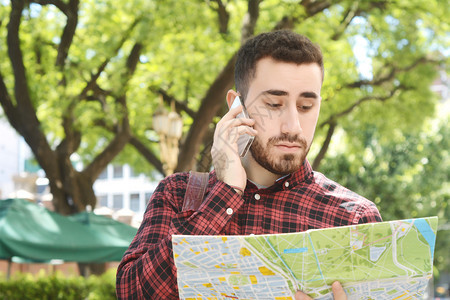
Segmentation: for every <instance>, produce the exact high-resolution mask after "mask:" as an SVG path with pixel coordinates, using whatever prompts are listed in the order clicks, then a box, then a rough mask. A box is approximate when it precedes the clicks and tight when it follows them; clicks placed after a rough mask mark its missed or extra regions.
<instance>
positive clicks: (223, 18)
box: [212, 0, 230, 34]
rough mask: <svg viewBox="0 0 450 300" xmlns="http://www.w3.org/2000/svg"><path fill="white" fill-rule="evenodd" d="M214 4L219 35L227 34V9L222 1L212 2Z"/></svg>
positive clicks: (228, 19)
mask: <svg viewBox="0 0 450 300" xmlns="http://www.w3.org/2000/svg"><path fill="white" fill-rule="evenodd" d="M212 1H213V2H216V3H217V5H218V7H217V9H214V8H213V9H214V10H215V11H216V12H217V16H218V17H219V32H220V33H221V34H227V33H228V22H229V21H230V14H229V13H228V11H227V8H226V7H225V5H224V4H223V2H222V0H212Z"/></svg>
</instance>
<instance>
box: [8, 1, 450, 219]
mask: <svg viewBox="0 0 450 300" xmlns="http://www.w3.org/2000/svg"><path fill="white" fill-rule="evenodd" d="M0 8H1V9H0V17H1V18H0V20H2V21H1V23H0V79H1V80H0V102H1V104H2V107H3V110H4V112H5V114H6V116H7V117H8V120H9V121H10V123H11V124H12V125H13V126H14V128H16V130H17V131H18V132H19V133H20V134H22V135H23V136H24V138H25V140H26V141H27V143H28V144H29V145H30V147H31V149H32V151H33V153H34V154H35V156H36V159H37V161H38V162H39V164H40V165H41V167H42V168H43V169H44V171H45V172H46V174H47V177H49V180H50V186H51V190H52V193H53V196H54V201H55V202H56V204H58V205H56V209H57V210H58V211H60V212H62V213H73V212H75V211H77V210H82V209H83V208H84V207H85V206H86V205H87V204H90V205H92V206H95V201H96V200H95V197H94V195H93V190H92V183H93V182H94V181H95V179H96V178H97V176H98V175H99V174H100V173H101V171H102V170H103V169H104V168H105V167H106V165H107V164H108V163H111V162H112V161H113V160H116V161H117V162H129V163H132V164H133V165H134V167H135V169H137V170H138V171H146V172H148V173H151V172H152V171H153V170H157V171H159V172H161V173H162V172H163V167H162V162H161V161H160V159H159V147H158V146H159V145H158V142H159V138H158V135H157V134H156V133H155V132H154V130H153V129H152V114H153V113H154V112H155V110H156V108H157V107H158V106H159V105H160V99H161V98H162V99H163V101H164V105H166V106H167V107H169V105H170V103H174V104H175V107H176V109H177V111H178V112H179V113H180V114H181V115H182V117H183V122H184V128H183V133H184V134H183V137H182V139H181V143H180V154H179V157H178V167H177V171H184V170H188V169H192V168H196V166H195V162H196V161H200V159H201V158H202V157H204V156H208V155H209V151H208V145H210V143H211V138H210V137H211V131H212V130H213V129H214V124H215V122H216V121H217V119H218V116H221V115H222V114H223V112H224V111H225V109H226V107H225V101H224V99H225V93H226V91H227V90H228V89H230V88H232V87H233V76H232V75H233V60H234V55H235V53H236V51H237V49H238V48H239V46H240V44H241V43H242V42H243V41H245V40H246V39H247V38H249V37H251V36H252V35H255V34H257V33H260V32H262V31H268V30H274V29H282V28H289V29H292V30H295V31H296V32H299V33H302V34H305V35H307V36H309V37H310V38H311V39H312V40H313V42H315V43H318V44H319V45H320V46H321V48H322V50H323V53H324V56H325V68H326V75H325V81H324V86H323V88H322V98H323V101H322V113H321V116H320V120H319V126H318V128H317V132H316V143H315V144H314V146H313V148H312V151H311V152H312V153H311V156H312V157H315V159H314V167H315V168H318V167H319V166H320V165H321V162H322V160H323V159H324V158H325V157H326V156H327V153H328V150H331V151H336V149H333V148H329V147H330V142H329V141H330V139H327V138H326V137H327V136H328V137H332V136H333V135H334V134H335V133H336V132H343V134H344V135H348V136H353V137H355V139H354V140H352V141H351V145H350V149H349V152H350V153H354V152H358V151H361V150H363V149H365V146H364V144H363V143H362V142H361V141H360V140H357V139H356V137H358V136H359V133H360V132H365V131H367V130H369V131H370V130H374V129H376V131H377V132H378V133H379V135H380V139H383V140H385V141H387V140H393V139H395V138H396V135H398V134H399V135H404V134H406V133H407V132H411V133H414V132H418V131H419V130H420V128H421V126H422V123H423V122H424V120H426V119H427V117H430V116H432V115H433V112H434V109H435V105H436V103H437V101H436V97H435V96H433V94H432V93H431V92H430V89H429V86H430V84H431V82H432V81H433V80H434V78H435V76H436V66H438V65H439V64H443V63H445V61H446V60H447V57H445V52H444V54H439V53H440V52H443V51H444V49H448V39H447V38H446V37H447V33H448V30H449V24H448V23H446V22H439V21H438V20H445V19H446V18H445V17H446V16H448V15H449V13H450V12H449V6H448V5H447V4H446V2H445V1H443V0H430V1H427V2H424V1H419V0H414V1H409V0H408V1H407V0H402V1H379V0H373V1H371V0H368V1H350V0H340V1H329V0H318V1H295V0H264V1H261V0H248V1H244V0H237V1H226V0H214V1H198V0H186V1H176V0H164V1H162V0H152V1H144V0H130V1H111V0H85V1H79V0H66V1H63V0H55V1H25V0H17V1H6V0H4V1H1V2H0ZM19 17H20V18H19ZM447 53H448V52H447ZM363 60H365V62H366V63H365V65H366V68H363V67H362V61H363ZM22 73H23V74H22ZM393 128H395V129H396V130H392V129H393ZM202 151H203V152H202ZM74 154H76V155H74ZM75 156H77V157H80V159H81V160H82V162H83V165H84V168H83V170H81V171H80V170H75V169H74V168H73V166H72V164H71V163H70V160H71V159H73V157H75ZM144 160H145V161H146V163H143V161H144ZM205 161H208V160H207V159H205ZM197 167H199V168H204V169H208V168H209V165H203V164H200V163H199V165H198V166H197ZM152 169H153V170H152ZM71 202H73V203H74V204H73V205H72V206H75V207H71V204H70V203H71Z"/></svg>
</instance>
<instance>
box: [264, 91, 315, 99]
mask: <svg viewBox="0 0 450 300" xmlns="http://www.w3.org/2000/svg"><path fill="white" fill-rule="evenodd" d="M266 95H272V96H287V95H289V93H288V92H286V91H283V90H266V91H263V92H261V93H260V94H259V96H266ZM299 98H313V99H318V98H319V95H317V94H316V93H315V92H302V93H300V95H299Z"/></svg>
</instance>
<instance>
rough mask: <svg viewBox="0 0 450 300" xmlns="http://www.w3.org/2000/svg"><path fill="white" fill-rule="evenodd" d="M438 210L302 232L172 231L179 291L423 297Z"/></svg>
mask: <svg viewBox="0 0 450 300" xmlns="http://www.w3.org/2000/svg"><path fill="white" fill-rule="evenodd" d="M437 223H438V220H437V217H429V218H420V219H409V220H397V221H390V222H382V223H370V224H362V225H355V226H344V227H334V228H326V229H314V230H308V231H305V232H298V233H286V234H270V235H252V236H239V235H233V236H193V235H174V236H172V243H173V253H174V258H175V265H176V267H177V273H178V275H177V276H178V288H179V293H180V299H205V300H206V299H278V300H288V299H291V300H293V299H294V295H295V292H296V291H297V290H302V291H304V292H305V293H307V294H308V295H310V296H311V297H312V298H314V299H333V296H332V293H331V288H330V286H331V284H332V283H333V282H334V281H336V280H338V281H340V282H341V284H342V285H343V287H344V289H345V291H346V293H347V296H348V298H349V299H367V300H368V299H377V300H378V299H421V298H422V297H423V295H424V291H425V289H426V287H427V284H428V280H429V279H430V278H431V275H432V269H433V253H434V245H435V240H436V230H437Z"/></svg>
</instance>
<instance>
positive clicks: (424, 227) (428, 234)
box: [406, 219, 436, 261]
mask: <svg viewBox="0 0 450 300" xmlns="http://www.w3.org/2000/svg"><path fill="white" fill-rule="evenodd" d="M406 221H407V222H409V223H411V222H413V221H414V226H416V228H417V229H418V230H419V232H420V234H421V235H422V236H423V237H424V238H425V240H426V241H427V243H428V245H430V252H431V261H433V256H434V245H435V242H436V235H435V234H434V231H433V229H432V228H431V227H430V224H428V222H427V221H426V220H425V219H415V220H406Z"/></svg>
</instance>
